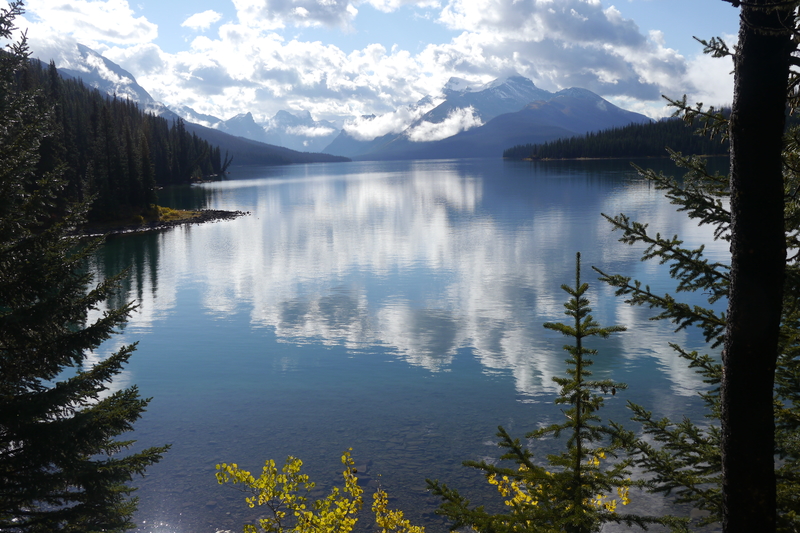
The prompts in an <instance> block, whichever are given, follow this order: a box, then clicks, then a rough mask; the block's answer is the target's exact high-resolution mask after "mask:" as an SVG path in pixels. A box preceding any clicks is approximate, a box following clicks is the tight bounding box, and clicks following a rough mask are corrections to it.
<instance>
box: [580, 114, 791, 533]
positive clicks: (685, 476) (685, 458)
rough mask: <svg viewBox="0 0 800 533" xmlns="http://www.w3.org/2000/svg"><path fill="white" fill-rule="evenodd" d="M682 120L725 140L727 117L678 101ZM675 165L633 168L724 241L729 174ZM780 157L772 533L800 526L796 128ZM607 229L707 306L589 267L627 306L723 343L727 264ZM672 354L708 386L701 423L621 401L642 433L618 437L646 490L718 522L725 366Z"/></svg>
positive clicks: (627, 223) (699, 165)
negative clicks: (781, 245)
mask: <svg viewBox="0 0 800 533" xmlns="http://www.w3.org/2000/svg"><path fill="white" fill-rule="evenodd" d="M671 104H672V105H674V106H676V107H677V109H678V111H679V112H680V113H681V114H682V115H683V116H684V118H685V120H686V121H688V122H689V123H697V121H700V123H701V131H702V132H705V133H706V134H708V135H714V136H725V135H726V134H727V131H728V119H727V118H726V116H725V115H723V114H722V113H720V112H719V111H718V110H715V109H714V108H708V109H705V108H703V107H702V106H698V107H695V108H692V107H690V106H688V105H687V104H686V101H685V100H680V101H672V102H671ZM672 158H673V160H674V161H675V163H676V164H677V165H678V166H679V167H681V168H684V169H685V170H686V174H685V177H684V178H683V179H682V180H681V181H680V182H679V181H677V180H675V179H673V178H671V177H669V176H665V175H664V174H663V173H656V172H654V171H652V170H645V169H641V168H638V170H639V172H640V174H641V175H642V176H643V177H645V178H647V179H648V180H650V181H651V182H652V183H653V184H654V185H655V186H656V187H657V188H658V189H660V190H663V191H665V194H666V196H667V198H669V199H670V200H671V201H672V203H673V204H675V205H677V206H678V209H679V210H680V211H685V212H686V213H687V215H688V216H689V217H690V218H692V219H694V220H696V221H697V222H698V223H699V224H709V225H711V226H713V228H714V236H715V238H717V239H722V240H725V241H730V240H731V238H732V234H731V213H730V208H729V207H728V199H729V196H730V189H729V187H728V178H727V176H723V175H720V174H717V173H714V174H711V173H710V172H708V170H707V168H706V165H705V162H704V160H703V159H701V158H697V157H685V156H681V155H680V154H676V153H673V154H672ZM783 158H784V162H785V165H784V173H783V176H784V184H785V195H784V198H785V209H784V220H785V228H786V231H785V237H786V247H787V250H788V253H787V258H786V266H785V268H786V278H785V285H784V300H783V309H782V317H781V325H780V339H779V346H778V362H777V366H776V368H775V387H774V420H775V450H774V455H775V456H776V457H777V462H776V463H775V465H776V466H775V472H776V478H777V506H776V507H777V531H780V532H784V533H790V532H796V531H798V530H800V516H798V512H799V511H800V503H798V502H799V501H800V446H799V443H800V440H799V439H798V435H800V337H798V331H800V329H798V328H800V267H798V263H797V259H798V257H800V238H798V235H799V234H800V203H799V201H800V199H798V196H797V192H798V191H799V190H800V164H798V163H800V129H798V128H797V127H793V128H792V129H790V130H789V131H788V132H787V135H786V143H785V149H784V152H783ZM604 216H605V217H606V218H607V219H608V220H609V221H610V222H611V224H612V225H613V227H614V229H615V230H618V231H621V232H622V237H621V238H620V241H621V242H624V243H626V244H630V245H644V246H645V250H644V252H643V253H642V260H656V261H659V262H660V263H666V264H668V265H669V268H670V273H671V275H672V277H673V278H674V279H675V280H676V281H677V292H678V293H683V292H693V293H698V294H703V295H704V296H705V298H706V301H707V302H708V307H703V306H700V305H689V304H686V303H684V302H681V301H680V298H679V297H678V296H677V295H672V294H668V293H667V294H660V293H656V292H654V291H652V290H651V289H650V287H649V286H647V285H646V284H643V283H642V282H640V281H638V280H633V279H631V278H629V277H625V276H620V275H610V274H607V273H605V272H603V271H602V270H599V269H597V268H595V270H597V272H598V273H600V275H601V278H600V279H601V281H604V282H606V283H608V284H610V285H612V286H613V287H616V289H617V295H619V296H624V297H625V298H626V302H627V303H629V304H631V305H639V306H646V307H649V308H651V309H655V310H657V311H658V314H656V315H655V316H654V317H653V319H654V320H669V321H671V322H672V323H674V324H675V326H676V327H677V329H679V330H680V329H683V328H686V327H689V326H695V327H698V328H699V329H700V330H701V331H702V332H703V335H704V338H705V340H706V342H708V343H709V345H710V347H711V348H716V347H719V346H720V345H722V344H723V342H724V341H725V333H726V327H727V322H728V317H727V316H726V313H724V312H717V311H715V310H714V309H712V307H711V306H712V304H714V303H715V302H717V301H718V300H720V299H722V298H725V297H727V295H728V293H729V290H730V285H731V274H730V266H729V265H727V264H724V263H720V262H711V261H709V260H708V259H706V258H705V257H704V256H703V247H702V246H701V247H699V248H696V249H689V248H686V247H684V246H683V241H682V240H681V239H680V238H679V237H678V236H677V235H676V236H673V237H671V238H668V237H664V236H662V235H660V234H658V233H656V234H655V235H653V234H652V233H650V232H648V227H647V224H643V223H640V222H636V221H633V220H631V219H630V218H629V217H627V216H625V215H624V214H620V215H617V216H614V217H611V216H607V215H604ZM671 347H672V348H673V349H674V350H675V352H676V354H677V356H679V357H681V358H683V359H685V360H686V361H687V364H689V366H690V367H691V368H694V369H696V371H697V372H698V373H699V374H700V375H701V376H702V378H703V381H704V382H705V383H707V384H709V386H710V390H709V391H708V392H705V393H703V394H702V395H701V396H702V398H703V400H704V402H705V403H706V406H707V409H708V412H707V417H708V420H706V421H701V422H697V421H691V420H688V419H684V420H681V421H673V420H670V419H667V418H660V419H659V418H656V417H654V416H653V414H652V413H651V412H650V411H648V410H647V409H646V408H644V407H642V406H639V405H636V404H633V403H629V407H630V408H631V410H632V412H633V420H634V421H636V422H638V423H640V424H641V427H642V432H643V434H642V435H641V436H637V435H636V434H635V433H633V432H626V431H624V430H622V428H620V427H619V426H616V427H617V429H618V430H619V435H620V437H621V438H622V440H623V441H624V442H625V444H626V446H627V447H628V448H629V449H630V450H631V453H632V457H633V458H634V461H635V464H636V465H637V466H639V467H641V468H642V469H643V471H644V472H645V473H647V474H649V475H650V476H651V477H650V481H651V482H652V484H653V490H655V491H656V492H661V493H664V494H674V495H675V496H676V501H677V502H678V503H688V504H691V505H692V506H694V507H695V508H697V509H701V510H704V511H708V515H707V516H706V517H704V518H701V519H698V520H697V523H696V525H697V526H702V525H707V524H711V523H718V522H721V521H722V517H723V491H722V452H721V447H722V433H721V429H720V425H719V419H720V414H721V408H720V383H721V380H722V374H723V372H722V370H723V366H722V364H720V362H719V361H718V360H717V358H715V357H712V356H711V355H709V354H701V353H698V352H696V351H691V352H690V351H687V350H685V349H684V348H682V347H681V346H679V345H677V344H671Z"/></svg>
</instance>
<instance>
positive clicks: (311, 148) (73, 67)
mask: <svg viewBox="0 0 800 533" xmlns="http://www.w3.org/2000/svg"><path fill="white" fill-rule="evenodd" d="M76 58H77V59H76V60H75V61H72V62H71V63H70V65H69V66H68V67H67V68H60V69H59V71H60V72H61V73H62V75H64V76H69V77H75V78H80V79H82V80H83V82H84V83H85V84H87V85H89V86H92V87H95V88H97V89H98V90H100V91H104V92H106V93H108V94H113V95H117V96H118V97H126V98H130V99H131V100H134V101H136V102H137V103H138V104H139V106H140V107H142V108H144V109H145V110H146V111H149V112H152V113H155V114H157V115H160V116H163V117H165V118H168V119H169V118H172V119H177V118H178V117H180V118H182V119H183V120H184V121H185V122H186V126H187V129H189V130H190V131H192V132H194V133H196V134H197V135H198V136H199V137H201V138H204V139H206V140H208V141H209V142H212V143H214V144H217V145H219V146H220V147H221V149H222V150H223V151H225V150H228V151H230V152H231V153H232V154H233V156H234V159H235V161H236V162H237V163H242V164H248V163H262V164H270V163H287V162H309V161H326V160H327V161H330V160H343V159H344V158H353V159H362V160H386V159H430V158H461V157H501V156H502V153H503V150H504V149H506V148H509V147H510V146H514V145H518V144H526V143H541V142H545V141H549V140H553V139H556V138H560V137H572V136H575V135H579V134H584V133H588V132H592V131H598V130H601V129H606V128H611V127H617V126H625V125H627V124H630V123H645V122H650V119H649V118H647V117H646V116H644V115H642V114H639V113H634V112H632V111H627V110H624V109H621V108H619V107H617V106H615V105H614V104H612V103H611V102H609V101H607V100H605V99H603V98H602V97H600V96H598V95H597V94H595V93H593V92H591V91H588V90H586V89H580V88H570V89H565V90H562V91H558V92H555V93H553V92H550V91H546V90H544V89H540V88H539V87H536V85H535V84H534V83H533V82H532V81H531V80H530V79H528V78H525V77H522V76H519V75H511V76H508V77H505V78H501V79H497V80H494V81H492V82H490V83H488V84H485V85H473V84H471V83H470V82H468V81H467V80H463V79H460V78H451V79H450V80H449V81H448V83H447V84H446V85H445V86H444V87H443V88H442V91H441V93H440V94H438V95H434V96H431V95H429V96H426V97H425V98H423V99H421V100H420V101H418V102H417V103H415V104H413V105H411V106H408V108H407V110H408V111H409V112H410V113H411V114H412V115H413V116H418V118H417V119H416V120H414V121H413V122H412V123H411V124H409V125H408V126H407V127H406V128H405V129H404V130H402V131H399V132H398V131H395V132H391V133H387V134H384V135H379V136H377V137H373V138H369V137H365V136H364V135H363V134H362V133H360V132H359V130H358V126H359V123H360V125H362V126H363V125H364V124H367V125H369V124H368V123H369V122H371V121H380V120H381V119H382V117H376V116H367V117H360V118H359V119H358V120H350V121H348V122H346V123H345V124H344V127H340V126H338V125H337V124H335V123H334V122H330V121H324V120H320V121H317V120H314V119H313V118H312V116H311V114H310V113H309V112H308V111H294V112H290V111H286V110H281V111H278V112H277V113H276V114H275V115H274V116H273V117H272V118H270V119H267V120H266V121H263V122H257V121H256V120H255V118H254V117H253V115H252V113H250V112H244V113H241V114H239V115H236V116H234V117H232V118H229V119H227V120H222V119H220V118H218V117H214V116H212V115H206V114H202V113H198V112H196V111H195V110H193V109H192V108H190V107H188V106H172V107H167V106H166V105H164V104H162V103H160V102H157V101H155V100H154V99H153V98H152V97H151V96H150V94H149V93H148V92H147V91H146V90H145V89H144V88H142V87H141V86H140V85H139V84H138V83H137V82H136V80H135V78H134V77H133V75H131V74H130V73H129V72H127V71H126V70H124V69H123V68H121V67H120V66H119V65H117V64H115V63H113V62H112V61H110V60H108V59H107V58H105V57H103V56H102V55H100V54H98V53H97V52H95V51H93V50H91V49H90V48H88V47H86V46H83V45H78V55H77V56H76ZM423 111H424V112H423ZM375 124H377V122H376V123H375ZM309 152H313V153H309ZM318 152H324V153H325V154H331V155H330V156H328V155H324V154H322V153H318ZM333 156H338V157H333Z"/></svg>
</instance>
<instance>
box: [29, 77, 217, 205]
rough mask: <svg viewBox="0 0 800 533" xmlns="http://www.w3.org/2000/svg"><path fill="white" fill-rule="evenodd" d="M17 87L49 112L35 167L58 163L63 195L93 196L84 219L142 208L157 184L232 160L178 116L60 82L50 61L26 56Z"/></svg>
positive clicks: (44, 169)
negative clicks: (32, 92)
mask: <svg viewBox="0 0 800 533" xmlns="http://www.w3.org/2000/svg"><path fill="white" fill-rule="evenodd" d="M18 88H19V89H21V90H27V89H38V90H39V98H38V99H37V104H38V105H39V106H40V107H41V109H42V110H52V113H51V116H50V120H51V121H52V122H53V130H54V134H53V135H51V136H50V137H47V138H45V140H44V141H43V142H42V144H41V145H40V147H39V152H40V156H41V160H40V162H39V167H40V168H39V171H40V172H42V173H45V172H47V171H50V170H53V169H56V168H58V167H59V166H63V167H64V170H65V172H64V175H65V177H66V181H67V184H66V195H65V199H68V198H76V199H79V200H86V199H89V198H93V202H92V207H91V210H90V212H89V219H90V221H102V220H109V219H119V218H127V217H130V216H135V215H138V214H141V213H145V212H147V211H148V210H150V209H151V206H153V205H154V204H156V202H157V195H156V189H157V187H158V186H161V185H167V184H174V183H188V182H189V181H190V180H192V179H193V178H201V177H203V176H208V175H212V174H220V173H222V172H224V171H225V169H226V167H227V166H228V165H229V164H230V162H231V160H230V158H229V157H228V156H227V154H225V157H224V158H223V156H222V154H221V153H220V149H219V148H218V147H215V146H212V145H211V144H209V143H208V142H207V141H205V140H203V139H201V138H200V137H198V136H197V135H196V134H193V133H190V132H188V131H187V130H186V126H185V124H184V123H183V121H181V120H176V121H173V122H172V123H170V122H169V121H167V120H166V119H164V118H159V117H155V116H153V115H150V114H148V113H144V112H143V111H141V110H140V109H139V108H138V107H137V105H136V104H135V103H133V102H131V101H129V100H127V99H126V100H122V99H119V98H116V97H108V96H105V95H102V94H101V93H100V92H98V91H97V90H93V89H89V88H87V87H85V86H84V85H83V83H82V82H80V81H78V80H71V79H62V78H61V77H60V76H59V74H58V72H57V70H56V68H55V65H53V64H50V65H49V67H46V66H44V65H43V64H42V63H40V62H38V61H32V62H31V63H30V64H29V68H28V69H27V70H26V71H25V72H23V73H22V74H21V75H20V76H19V77H18Z"/></svg>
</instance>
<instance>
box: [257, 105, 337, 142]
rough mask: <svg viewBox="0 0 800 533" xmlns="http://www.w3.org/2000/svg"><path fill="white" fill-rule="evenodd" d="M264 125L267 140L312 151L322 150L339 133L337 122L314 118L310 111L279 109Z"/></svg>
mask: <svg viewBox="0 0 800 533" xmlns="http://www.w3.org/2000/svg"><path fill="white" fill-rule="evenodd" d="M262 126H263V128H264V131H265V132H266V134H267V137H266V138H267V141H265V142H268V143H270V144H277V145H279V146H285V147H287V148H292V149H293V150H307V151H311V152H321V151H322V149H323V148H325V147H326V146H327V145H329V144H330V143H331V141H332V140H333V139H334V138H336V135H338V133H339V127H338V126H337V125H336V124H334V123H333V122H329V121H327V120H314V119H313V118H312V117H311V113H309V112H308V111H299V112H297V113H295V114H293V113H290V112H288V111H283V110H282V111H278V112H277V113H276V114H275V116H274V117H272V118H271V119H270V120H269V121H267V122H266V123H263V124H262Z"/></svg>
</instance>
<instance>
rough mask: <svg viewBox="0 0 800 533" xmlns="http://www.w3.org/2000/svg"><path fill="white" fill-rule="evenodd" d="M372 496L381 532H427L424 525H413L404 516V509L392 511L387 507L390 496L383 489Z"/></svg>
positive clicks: (373, 509)
mask: <svg viewBox="0 0 800 533" xmlns="http://www.w3.org/2000/svg"><path fill="white" fill-rule="evenodd" d="M372 498H373V499H374V500H375V501H374V502H373V503H372V512H373V513H375V523H376V524H377V525H378V527H379V528H381V533H389V532H390V531H394V532H396V533H425V528H424V527H422V526H412V525H411V523H410V522H409V521H408V520H407V519H406V518H403V511H391V510H389V509H388V508H387V507H388V505H389V497H388V495H387V494H386V493H385V492H384V491H383V489H378V491H377V492H376V493H375V494H374V495H373V496H372Z"/></svg>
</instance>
